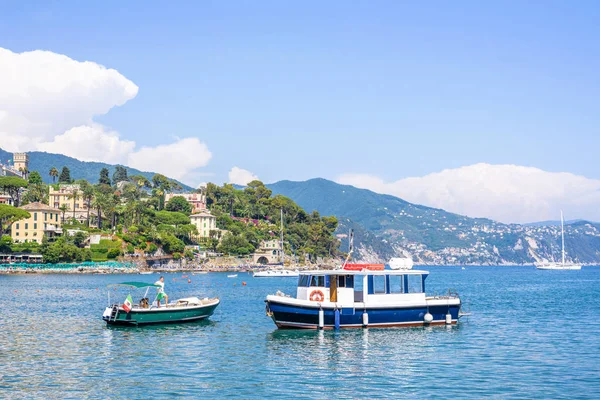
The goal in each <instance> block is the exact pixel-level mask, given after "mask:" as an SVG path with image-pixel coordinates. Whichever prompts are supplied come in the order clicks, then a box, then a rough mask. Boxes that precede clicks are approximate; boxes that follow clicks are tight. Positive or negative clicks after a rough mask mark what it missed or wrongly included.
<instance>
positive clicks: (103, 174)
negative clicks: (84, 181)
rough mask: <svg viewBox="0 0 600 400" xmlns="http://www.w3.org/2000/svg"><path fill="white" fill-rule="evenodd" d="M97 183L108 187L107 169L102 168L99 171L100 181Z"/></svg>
mask: <svg viewBox="0 0 600 400" xmlns="http://www.w3.org/2000/svg"><path fill="white" fill-rule="evenodd" d="M98 183H99V184H101V185H110V177H109V176H108V168H102V169H101V170H100V179H99V180H98Z"/></svg>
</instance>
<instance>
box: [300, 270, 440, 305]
mask: <svg viewBox="0 0 600 400" xmlns="http://www.w3.org/2000/svg"><path fill="white" fill-rule="evenodd" d="M428 274H429V273H428V272H427V271H417V270H378V271H372V270H361V271H349V270H333V271H307V272H301V273H300V275H299V278H298V288H297V291H296V298H297V299H298V300H309V301H316V302H331V303H342V304H350V303H389V302H391V301H392V302H396V301H403V300H406V301H410V300H414V299H415V298H423V297H424V296H425V279H426V278H427V276H428Z"/></svg>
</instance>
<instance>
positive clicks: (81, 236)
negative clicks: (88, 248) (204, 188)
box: [73, 231, 87, 248]
mask: <svg viewBox="0 0 600 400" xmlns="http://www.w3.org/2000/svg"><path fill="white" fill-rule="evenodd" d="M86 239H87V235H86V234H85V233H84V232H81V231H79V232H76V233H75V236H74V237H73V244H74V245H75V246H77V247H79V248H83V247H84V246H85V240H86Z"/></svg>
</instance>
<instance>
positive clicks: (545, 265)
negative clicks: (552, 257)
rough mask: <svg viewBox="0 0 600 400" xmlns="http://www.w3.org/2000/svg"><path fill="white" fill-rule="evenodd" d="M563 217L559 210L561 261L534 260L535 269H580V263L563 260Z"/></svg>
mask: <svg viewBox="0 0 600 400" xmlns="http://www.w3.org/2000/svg"><path fill="white" fill-rule="evenodd" d="M564 224H565V223H564V217H563V212H562V210H561V212H560V234H561V238H562V262H560V263H559V262H555V261H546V260H544V261H542V262H536V263H535V267H536V268H537V269H542V270H573V271H574V270H580V269H581V264H576V263H573V262H567V261H566V260H565V227H564Z"/></svg>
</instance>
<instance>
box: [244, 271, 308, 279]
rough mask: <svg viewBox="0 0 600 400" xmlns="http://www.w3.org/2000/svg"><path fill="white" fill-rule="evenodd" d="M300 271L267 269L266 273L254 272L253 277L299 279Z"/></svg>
mask: <svg viewBox="0 0 600 400" xmlns="http://www.w3.org/2000/svg"><path fill="white" fill-rule="evenodd" d="M298 275H299V272H298V270H294V271H292V270H288V269H266V270H264V271H254V273H253V274H252V277H254V278H274V277H284V278H285V277H290V278H294V277H298Z"/></svg>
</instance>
